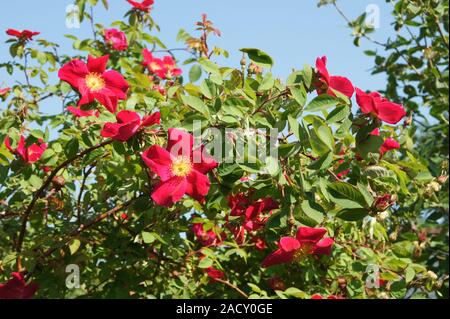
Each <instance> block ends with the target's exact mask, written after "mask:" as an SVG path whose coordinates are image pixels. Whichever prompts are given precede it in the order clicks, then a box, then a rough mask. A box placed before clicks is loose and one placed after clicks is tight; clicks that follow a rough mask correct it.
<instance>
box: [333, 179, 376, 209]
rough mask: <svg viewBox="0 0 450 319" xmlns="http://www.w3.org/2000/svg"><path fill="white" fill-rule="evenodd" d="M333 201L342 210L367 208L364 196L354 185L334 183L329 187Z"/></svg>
mask: <svg viewBox="0 0 450 319" xmlns="http://www.w3.org/2000/svg"><path fill="white" fill-rule="evenodd" d="M328 192H329V194H330V195H331V196H332V201H334V202H335V203H336V204H338V205H339V206H341V207H342V208H364V207H365V208H367V203H366V199H365V198H364V196H363V194H361V192H360V191H359V190H358V189H357V188H356V187H355V186H353V185H351V184H348V183H345V182H334V183H332V184H330V185H328Z"/></svg>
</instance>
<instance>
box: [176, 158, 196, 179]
mask: <svg viewBox="0 0 450 319" xmlns="http://www.w3.org/2000/svg"><path fill="white" fill-rule="evenodd" d="M171 170H172V174H173V175H175V176H180V177H185V176H187V175H189V173H190V172H191V170H192V163H191V160H190V159H189V158H187V157H184V156H178V157H177V158H175V159H174V160H173V162H172V168H171Z"/></svg>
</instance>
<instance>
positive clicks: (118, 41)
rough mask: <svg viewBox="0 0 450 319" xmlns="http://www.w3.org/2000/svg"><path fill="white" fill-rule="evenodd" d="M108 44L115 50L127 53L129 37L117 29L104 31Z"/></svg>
mask: <svg viewBox="0 0 450 319" xmlns="http://www.w3.org/2000/svg"><path fill="white" fill-rule="evenodd" d="M104 37H105V41H106V43H108V44H109V45H111V46H112V48H113V49H114V50H117V51H125V50H126V49H128V42H127V36H126V35H125V33H123V32H122V31H119V30H117V29H106V30H105V31H104Z"/></svg>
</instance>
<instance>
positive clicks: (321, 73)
mask: <svg viewBox="0 0 450 319" xmlns="http://www.w3.org/2000/svg"><path fill="white" fill-rule="evenodd" d="M316 71H317V81H316V82H315V84H314V85H315V87H316V90H317V93H318V94H325V93H327V94H329V95H331V96H335V95H336V94H335V93H334V92H333V90H335V91H338V92H340V93H342V94H344V95H345V96H347V97H349V98H351V97H352V96H353V92H355V88H354V87H353V84H352V82H350V80H349V79H347V78H345V77H342V76H330V74H329V73H328V70H327V57H326V56H323V57H321V58H317V59H316Z"/></svg>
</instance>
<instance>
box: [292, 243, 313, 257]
mask: <svg viewBox="0 0 450 319" xmlns="http://www.w3.org/2000/svg"><path fill="white" fill-rule="evenodd" d="M312 250H313V245H312V244H307V243H304V244H302V246H301V247H300V248H299V249H297V251H296V252H295V254H294V260H296V261H300V260H302V259H303V258H305V257H306V256H307V255H309V254H311V252H312Z"/></svg>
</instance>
